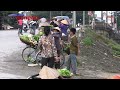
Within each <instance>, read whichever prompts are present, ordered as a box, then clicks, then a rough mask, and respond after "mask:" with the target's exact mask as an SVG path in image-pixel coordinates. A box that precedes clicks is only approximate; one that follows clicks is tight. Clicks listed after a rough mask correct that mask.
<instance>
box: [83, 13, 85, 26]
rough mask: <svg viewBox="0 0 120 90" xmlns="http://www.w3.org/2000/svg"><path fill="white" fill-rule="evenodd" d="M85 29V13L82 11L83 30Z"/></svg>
mask: <svg viewBox="0 0 120 90" xmlns="http://www.w3.org/2000/svg"><path fill="white" fill-rule="evenodd" d="M84 27H85V11H83V28H84Z"/></svg>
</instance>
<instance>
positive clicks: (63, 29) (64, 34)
mask: <svg viewBox="0 0 120 90" xmlns="http://www.w3.org/2000/svg"><path fill="white" fill-rule="evenodd" d="M59 28H60V29H61V33H62V40H63V41H68V32H67V30H68V28H69V25H68V22H67V20H62V21H61V23H60V25H59Z"/></svg>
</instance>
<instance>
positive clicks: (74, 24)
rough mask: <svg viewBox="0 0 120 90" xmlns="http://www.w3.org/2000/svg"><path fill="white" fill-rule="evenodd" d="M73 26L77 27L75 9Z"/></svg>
mask: <svg viewBox="0 0 120 90" xmlns="http://www.w3.org/2000/svg"><path fill="white" fill-rule="evenodd" d="M73 27H74V28H75V27H76V11H73Z"/></svg>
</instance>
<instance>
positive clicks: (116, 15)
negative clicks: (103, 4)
mask: <svg viewBox="0 0 120 90" xmlns="http://www.w3.org/2000/svg"><path fill="white" fill-rule="evenodd" d="M117 26H118V25H117V11H116V30H117Z"/></svg>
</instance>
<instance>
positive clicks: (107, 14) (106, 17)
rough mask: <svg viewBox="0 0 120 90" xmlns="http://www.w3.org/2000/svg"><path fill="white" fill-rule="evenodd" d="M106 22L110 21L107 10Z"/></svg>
mask: <svg viewBox="0 0 120 90" xmlns="http://www.w3.org/2000/svg"><path fill="white" fill-rule="evenodd" d="M106 23H108V11H106Z"/></svg>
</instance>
